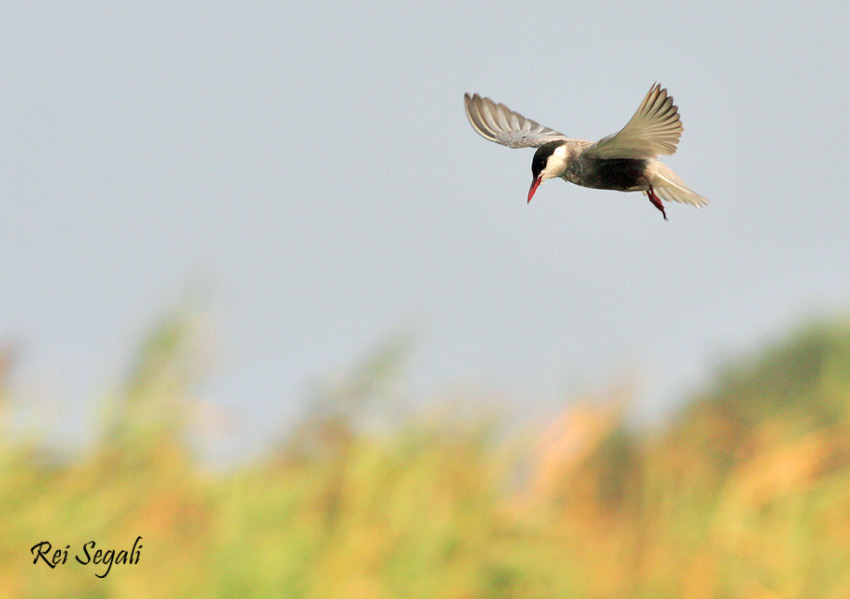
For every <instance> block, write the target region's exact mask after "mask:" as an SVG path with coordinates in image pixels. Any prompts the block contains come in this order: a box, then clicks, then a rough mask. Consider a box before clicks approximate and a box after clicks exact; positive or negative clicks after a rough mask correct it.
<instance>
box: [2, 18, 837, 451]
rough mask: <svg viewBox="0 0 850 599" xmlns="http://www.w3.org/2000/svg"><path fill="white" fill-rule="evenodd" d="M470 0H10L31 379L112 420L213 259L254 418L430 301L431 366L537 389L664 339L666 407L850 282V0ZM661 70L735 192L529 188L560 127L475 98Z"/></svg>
mask: <svg viewBox="0 0 850 599" xmlns="http://www.w3.org/2000/svg"><path fill="white" fill-rule="evenodd" d="M449 4H450V3H445V4H444V5H439V6H437V7H434V8H428V7H423V5H422V3H418V2H416V3H413V2H401V1H396V2H391V3H372V4H369V3H363V2H342V3H339V2H337V3H324V2H309V3H306V2H305V3H267V4H264V3H244V2H243V3H233V4H222V3H214V4H212V5H210V4H203V5H201V4H197V5H196V4H187V3H181V2H146V3H136V4H132V5H130V6H123V7H122V6H115V5H106V4H99V3H95V4H94V5H90V6H89V7H87V8H85V7H82V8H81V7H80V6H74V7H71V6H70V5H68V4H67V3H39V4H38V5H36V4H34V3H21V2H5V3H4V4H3V6H2V7H0V31H1V32H2V35H0V55H2V60H0V90H2V92H0V93H2V100H0V134H2V140H3V143H2V144H0V152H2V154H0V164H2V169H3V171H4V175H3V177H2V213H3V217H2V218H0V337H2V338H7V339H13V340H15V341H16V342H17V343H19V344H20V347H21V349H22V354H21V360H20V363H19V365H18V369H17V374H16V379H15V381H16V386H17V387H19V388H20V389H21V390H22V393H23V396H25V397H29V398H31V400H32V401H33V403H34V404H36V405H43V406H49V407H50V409H55V412H56V413H57V414H60V416H59V417H58V418H59V419H60V420H62V421H63V422H71V423H74V422H79V423H85V422H89V420H88V419H90V418H91V417H92V415H93V413H92V405H93V402H95V401H97V400H98V399H100V398H101V396H102V393H103V392H104V391H105V390H106V389H108V388H109V385H110V384H112V383H114V382H115V381H116V380H118V378H119V377H120V375H121V374H122V373H123V372H124V368H125V367H126V365H127V363H128V362H129V360H130V358H131V355H132V350H133V348H134V347H135V345H136V343H137V342H138V340H139V338H140V337H141V335H142V333H143V331H144V330H145V329H146V327H147V326H148V325H149V324H150V323H151V322H152V321H153V319H154V318H155V317H156V316H157V315H158V314H160V313H162V312H163V311H164V310H166V309H167V308H168V307H169V306H171V305H173V304H174V303H175V302H176V301H177V300H178V299H179V298H180V296H181V294H182V293H183V291H184V290H185V287H186V285H187V282H188V281H189V280H190V279H191V278H192V277H193V276H195V275H197V274H199V273H200V275H201V276H202V277H203V278H206V279H208V280H211V281H212V282H213V293H212V296H211V301H210V313H211V316H212V322H213V329H214V331H215V339H216V343H217V345H216V350H215V351H216V355H217V362H216V364H217V365H216V369H215V371H214V372H213V373H212V376H211V377H210V379H209V383H208V384H207V385H206V386H205V387H204V397H205V399H206V400H207V401H209V402H211V403H212V404H214V405H217V406H220V407H221V408H222V409H223V410H225V411H226V412H228V413H230V414H232V415H234V416H235V417H237V426H236V428H235V432H234V436H235V437H236V439H237V440H231V441H228V442H229V443H233V444H235V445H242V446H252V447H256V446H258V444H260V443H261V442H262V440H263V439H266V438H268V437H269V435H271V434H272V433H273V432H274V431H275V429H276V428H278V427H279V426H280V424H281V423H287V422H290V421H291V420H292V418H293V416H294V415H296V414H297V413H298V412H299V410H300V409H301V408H302V407H303V398H304V396H305V391H306V389H308V388H309V385H310V383H311V381H314V380H315V379H316V377H318V376H321V375H323V374H328V373H334V372H338V371H340V370H342V369H345V368H346V367H347V366H349V365H351V364H353V363H354V362H356V360H357V359H358V358H359V357H361V356H363V355H364V353H365V352H366V351H367V350H368V349H369V348H370V347H371V346H373V345H374V344H375V343H377V342H378V341H380V340H381V339H382V337H383V336H384V335H386V334H387V333H388V332H389V331H391V330H393V329H395V328H396V327H398V326H410V327H412V328H413V330H414V332H415V333H416V335H417V338H418V343H417V344H416V346H415V351H414V354H413V358H412V361H411V373H410V376H411V381H410V386H411V388H412V389H413V390H414V392H415V393H418V394H421V395H429V394H434V395H441V394H445V393H447V392H449V391H450V390H451V389H453V388H454V387H455V386H456V385H458V384H470V385H474V386H483V387H485V388H492V389H497V390H499V393H500V394H502V395H503V396H505V397H508V398H511V399H512V400H513V401H515V402H516V403H517V404H519V403H523V404H529V405H534V404H540V403H546V402H551V401H553V400H554V399H556V398H558V397H561V396H562V395H563V394H564V392H565V391H568V390H570V389H574V388H577V387H581V386H585V385H587V386H590V387H593V386H594V385H602V384H604V382H605V381H608V380H611V379H613V378H616V377H617V376H620V375H621V374H622V373H623V372H626V371H635V370H636V371H638V372H639V373H640V375H641V381H642V385H643V386H642V391H641V402H642V409H647V410H649V411H653V410H658V409H661V406H665V405H668V404H669V403H670V402H673V401H674V400H675V399H676V398H677V397H679V396H681V395H682V393H683V392H684V391H685V390H687V389H689V388H691V386H692V385H694V384H696V383H697V382H698V381H699V380H700V379H701V378H702V377H705V376H706V375H707V374H708V373H710V372H711V368H712V366H713V365H714V364H715V362H716V359H717V357H718V356H720V355H721V354H726V353H727V352H728V351H730V350H738V349H741V348H747V347H754V346H756V345H757V344H758V343H759V342H760V341H761V340H763V339H764V338H766V337H769V336H771V335H775V334H779V333H780V332H781V331H783V330H784V329H785V328H786V327H787V326H790V325H791V324H792V323H795V322H798V321H799V320H800V319H801V318H804V317H808V316H811V315H817V314H820V313H822V312H826V313H830V312H834V311H841V310H844V309H845V308H846V307H847V306H848V305H850V276H848V275H850V272H848V271H850V200H848V198H847V194H846V191H845V188H846V183H845V177H846V173H847V165H848V163H849V162H848V158H850V150H848V142H847V132H848V128H850V127H848V125H850V113H848V108H850V78H848V76H847V73H848V72H850V58H848V57H850V45H848V43H847V32H846V25H847V23H848V22H850V9H848V7H847V5H846V3H843V2H822V3H807V4H805V5H803V4H800V3H787V5H786V6H785V7H784V8H783V7H782V6H781V5H773V6H772V7H771V8H770V9H767V8H766V5H765V4H764V3H762V2H723V3H705V2H680V3H669V2H651V1H647V2H640V3H631V2H629V3H604V2H591V3H567V2H537V3H529V4H512V3H504V2H486V3H476V4H467V5H462V6H455V7H449ZM654 81H660V82H661V83H662V84H664V85H665V86H667V87H668V88H669V90H670V92H671V93H672V95H673V96H674V97H675V99H676V102H677V104H678V105H679V108H680V112H681V114H682V119H683V122H684V125H685V133H684V136H683V138H682V141H681V143H680V145H679V152H678V153H677V154H676V155H675V156H673V157H671V158H670V159H668V160H667V162H668V164H670V165H671V166H672V167H673V168H674V169H675V170H676V171H677V172H678V173H679V174H680V175H681V176H682V177H683V178H684V179H685V181H687V182H688V184H689V185H690V186H691V187H693V188H694V189H695V190H697V191H698V192H699V193H701V194H702V195H704V196H706V197H708V198H709V199H710V200H711V201H712V203H711V205H710V206H708V207H707V208H704V209H700V210H697V209H694V208H691V207H689V206H679V205H672V206H669V207H668V215H669V217H670V221H669V222H664V221H663V220H662V218H661V216H660V215H659V213H658V212H657V211H656V210H655V209H654V208H653V207H652V206H651V205H650V204H649V202H648V201H647V200H646V198H645V197H644V196H642V195H639V194H621V193H616V192H600V191H595V190H587V189H582V188H579V187H575V186H572V185H568V184H565V183H563V182H560V181H552V182H548V183H547V184H545V185H544V186H543V187H541V188H540V190H539V191H538V192H537V195H536V196H535V198H534V200H533V201H532V203H531V204H530V205H528V206H527V205H526V203H525V197H526V194H527V191H528V185H529V183H530V178H531V171H530V164H531V157H532V152H531V151H530V150H509V149H506V148H503V147H500V146H498V145H496V144H492V143H488V142H486V141H485V140H483V139H482V138H480V137H479V136H478V135H476V134H475V133H474V132H473V130H472V129H471V127H470V126H469V124H468V123H467V121H466V117H465V115H464V112H463V107H462V96H463V93H464V92H466V91H469V92H478V93H481V94H485V95H489V96H491V97H492V98H494V99H496V100H497V101H501V102H504V103H506V104H507V105H508V106H510V107H511V108H513V109H515V110H517V111H519V112H521V113H522V114H524V115H526V116H527V117H529V118H532V119H535V120H537V121H539V122H541V123H543V124H545V125H547V126H549V127H552V128H555V129H558V130H560V131H563V132H564V133H567V134H569V135H573V136H575V137H582V138H587V139H597V138H599V137H602V136H604V135H607V134H609V133H613V132H614V131H616V130H617V129H619V128H620V127H621V126H622V125H623V124H625V122H626V120H628V118H629V117H630V116H631V114H632V113H633V112H634V110H635V108H636V107H637V105H638V104H639V102H640V100H641V99H642V97H643V95H644V93H645V92H646V90H647V89H648V88H649V86H650V85H651V84H652V83H653V82H654ZM46 411H50V410H46ZM81 426H84V425H81ZM69 430H78V429H76V428H74V427H73V426H72V427H71V429H69ZM72 434H73V433H72ZM239 439H241V440H239Z"/></svg>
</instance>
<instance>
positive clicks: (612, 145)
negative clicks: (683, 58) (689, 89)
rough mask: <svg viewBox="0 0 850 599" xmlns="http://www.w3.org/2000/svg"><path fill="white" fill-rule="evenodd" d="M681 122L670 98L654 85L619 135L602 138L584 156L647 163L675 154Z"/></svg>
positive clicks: (682, 128) (680, 133)
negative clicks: (638, 160)
mask: <svg viewBox="0 0 850 599" xmlns="http://www.w3.org/2000/svg"><path fill="white" fill-rule="evenodd" d="M682 131H684V127H683V126H682V121H681V119H680V118H679V109H678V108H677V107H676V105H675V104H673V97H672V96H669V95H668V94H667V90H666V89H664V88H662V87H661V86H660V85H659V84H657V83H656V84H654V85H653V86H652V87H651V88H650V90H649V92H647V94H646V96H645V97H644V99H643V102H641V104H640V106H639V107H638V109H637V112H635V114H634V116H632V118H631V119H630V120H629V122H628V123H626V126H625V127H623V128H622V129H621V130H620V131H619V132H617V133H615V134H614V135H609V136H607V137H603V138H602V139H600V140H599V141H598V142H596V143H595V144H594V145H593V146H592V147H591V148H589V149H588V152H589V153H591V154H592V155H593V156H595V157H598V158H635V159H641V160H645V159H649V158H655V157H656V156H658V155H661V154H664V155H669V154H673V153H675V152H676V146H677V144H678V143H679V138H681V137H682Z"/></svg>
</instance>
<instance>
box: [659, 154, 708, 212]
mask: <svg viewBox="0 0 850 599" xmlns="http://www.w3.org/2000/svg"><path fill="white" fill-rule="evenodd" d="M646 170H647V175H648V176H647V178H648V179H649V184H650V185H652V189H653V190H654V191H655V194H656V195H657V196H658V197H659V198H661V199H662V200H664V201H665V202H681V203H682V204H690V205H691V206H697V207H699V206H705V205H706V204H708V200H707V199H706V198H704V197H702V196H701V195H700V194H698V193H697V192H695V191H694V190H693V189H691V188H690V187H688V186H687V185H686V184H685V182H684V181H682V179H680V178H679V175H677V174H676V173H674V172H673V169H671V168H670V167H669V166H667V165H666V164H664V163H663V162H659V161H657V160H656V161H655V162H653V163H652V164H650V165H649V166H648V167H647V169H646ZM644 193H647V192H644Z"/></svg>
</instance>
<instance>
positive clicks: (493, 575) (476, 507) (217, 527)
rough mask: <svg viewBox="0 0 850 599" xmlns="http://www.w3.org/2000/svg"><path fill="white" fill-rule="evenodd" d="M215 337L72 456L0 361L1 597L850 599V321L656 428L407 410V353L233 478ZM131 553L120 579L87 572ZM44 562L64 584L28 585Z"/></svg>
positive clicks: (382, 359) (616, 404)
mask: <svg viewBox="0 0 850 599" xmlns="http://www.w3.org/2000/svg"><path fill="white" fill-rule="evenodd" d="M200 328H202V327H200ZM198 329H199V325H198V323H197V322H196V320H194V319H193V318H192V317H191V315H187V314H185V313H182V312H181V313H178V314H175V315H174V316H172V317H170V318H166V319H164V320H163V321H162V322H161V323H159V325H158V326H157V327H156V328H155V329H154V331H153V332H152V333H151V334H150V336H149V338H148V339H147V340H146V341H145V342H144V343H143V346H142V348H141V350H140V351H139V354H138V357H137V358H136V361H135V363H134V365H133V366H132V367H131V368H130V371H129V373H128V375H127V377H126V380H125V382H124V384H123V385H121V387H120V388H119V389H118V390H116V391H115V392H114V393H113V394H111V395H110V397H109V398H108V400H107V401H106V402H105V403H106V407H105V410H106V414H105V417H104V419H103V423H102V427H101V429H100V431H99V433H98V437H97V440H96V442H94V443H92V444H91V445H90V446H88V447H87V448H86V449H85V450H82V451H79V452H76V453H67V454H65V453H58V452H57V451H56V450H55V449H51V448H50V446H49V445H48V444H47V443H46V440H45V439H42V438H40V436H39V435H34V434H23V435H22V434H19V433H14V432H13V431H12V430H11V427H10V426H9V421H10V418H9V414H10V413H12V412H14V410H15V409H16V406H17V404H18V403H19V401H20V400H17V399H16V396H15V392H14V389H13V388H12V386H11V385H10V384H9V372H10V371H11V370H13V368H14V356H13V354H12V353H11V352H5V353H0V416H2V419H0V426H3V429H2V431H0V513H1V514H2V517H0V594H2V596H3V597H8V598H12V599H17V598H38V599H50V598H54V597H56V598H59V597H62V598H67V597H91V598H101V597H103V598H106V597H115V598H145V599H153V598H159V597H162V598H166V597H175V598H177V597H179V598H183V597H187V598H194V597H197V598H204V599H206V598H215V597H245V598H250V597H274V598H293V599H295V598H298V599H333V598H340V599H342V598H345V599H372V598H375V599H377V598H391V597H393V598H394V597H405V598H425V597H428V598H431V597H433V598H444V599H472V598H485V597H486V598H494V599H501V598H504V599H508V598H520V597H522V598H537V597H540V598H543V597H578V598H582V597H593V598H601V597H611V598H623V597H647V598H649V597H652V598H664V597H671V598H672V597H677V598H679V597H681V598H687V599H701V598H715V597H730V598H731V597H753V598H775V597H788V598H793V597H799V598H806V599H812V598H817V597H823V598H834V599H845V598H847V597H850V323H848V322H847V321H846V320H839V321H834V322H829V323H819V324H812V325H808V326H805V327H803V328H801V329H799V330H797V331H796V332H793V333H792V334H791V335H789V336H788V337H787V338H786V339H785V340H782V341H780V342H775V343H773V344H769V345H768V346H767V347H766V348H764V349H762V350H761V351H758V352H756V353H755V354H754V355H752V356H748V357H747V356H744V357H740V358H738V359H735V360H730V361H729V363H728V364H727V365H726V366H725V367H722V368H721V369H720V370H719V372H718V374H717V376H716V377H715V380H714V381H713V382H712V383H711V384H710V385H709V386H708V387H707V388H706V389H705V390H703V391H702V392H700V393H698V394H697V395H696V396H695V397H693V398H692V399H691V400H690V401H688V402H683V405H684V407H683V408H682V409H680V410H679V411H678V413H676V414H675V415H673V416H672V417H670V418H668V419H667V420H665V421H664V422H663V423H656V424H655V425H653V426H644V427H636V426H634V425H632V424H630V423H629V421H628V420H627V412H628V407H629V397H628V396H629V393H628V392H620V391H612V392H611V393H610V394H609V397H605V398H602V399H601V400H600V398H596V399H594V400H593V401H591V400H586V401H570V402H567V403H566V404H565V407H564V408H563V410H562V413H560V414H557V415H554V416H553V417H552V418H551V419H549V420H548V421H546V422H545V423H543V424H539V423H538V424H536V425H529V426H515V425H511V423H510V422H508V420H509V419H506V418H499V417H497V416H495V415H493V413H487V414H486V415H484V412H482V411H476V410H465V409H463V408H462V407H461V406H462V403H463V402H464V401H467V402H481V398H480V397H470V398H466V399H465V398H462V397H461V398H457V399H458V400H459V401H458V403H457V404H455V407H454V408H452V407H447V408H442V409H433V407H432V408H429V409H426V410H413V409H409V408H406V401H405V394H404V389H403V388H402V387H403V386H402V385H401V384H400V378H401V377H400V376H399V372H400V371H401V370H403V367H404V360H405V356H406V355H407V353H408V350H409V347H410V340H409V339H407V338H403V337H402V338H395V339H392V340H390V342H389V343H388V344H387V345H386V346H384V347H381V348H379V349H378V350H377V351H375V352H374V353H373V354H372V355H370V356H368V357H367V359H365V360H364V362H363V363H362V364H361V365H360V367H358V368H356V369H355V370H354V372H352V373H351V374H349V375H347V376H342V377H338V378H336V379H333V380H328V381H326V383H324V384H322V385H318V386H316V388H315V389H314V392H313V395H312V397H311V398H310V406H311V407H310V410H309V411H308V415H307V416H306V417H305V418H304V419H303V421H302V422H301V423H300V424H299V425H298V426H297V427H296V428H295V430H293V431H291V432H290V433H288V434H286V435H285V437H283V438H281V439H280V442H279V443H277V444H276V445H275V446H274V447H273V448H271V449H270V450H269V451H267V452H266V453H265V454H264V455H261V456H257V457H254V458H252V459H251V460H249V461H246V462H243V463H241V464H239V465H236V466H234V467H231V468H227V469H224V470H221V469H219V470H215V469H212V470H211V469H210V468H208V467H206V466H205V465H204V463H203V461H202V460H199V459H198V456H197V455H196V451H195V450H194V449H193V447H194V445H193V442H192V434H191V422H190V420H191V419H190V414H189V412H190V407H191V405H192V398H193V395H194V392H195V388H196V386H197V385H198V384H199V383H201V382H202V379H203V372H204V369H205V366H204V362H205V360H204V358H203V351H202V350H201V349H199V345H200V344H199V343H198V342H197V335H198ZM476 414H477V415H476ZM137 536H142V537H143V541H142V544H143V548H142V550H141V560H140V563H139V564H137V565H131V566H127V565H114V566H113V567H112V571H111V572H110V574H109V575H108V576H107V577H106V578H103V579H101V578H97V577H96V576H95V573H102V572H103V570H104V569H105V568H103V567H102V566H92V565H88V566H82V565H79V564H77V563H75V562H74V561H73V555H74V554H75V553H78V552H79V548H80V547H81V546H82V544H83V543H84V542H86V541H88V540H95V541H96V542H97V543H98V547H102V548H115V549H127V550H129V549H130V547H131V546H132V543H133V540H134V539H135V538H136V537H137ZM42 540H48V541H51V543H53V545H54V548H64V546H65V545H71V549H70V557H69V562H68V563H67V564H66V565H60V566H58V567H57V568H56V569H54V570H50V569H49V568H48V567H47V566H45V565H44V564H38V565H33V563H32V561H33V558H32V555H31V554H30V547H32V546H33V545H34V544H35V543H37V542H39V541H42Z"/></svg>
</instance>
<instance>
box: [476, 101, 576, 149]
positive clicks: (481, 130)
mask: <svg viewBox="0 0 850 599" xmlns="http://www.w3.org/2000/svg"><path fill="white" fill-rule="evenodd" d="M463 101H464V105H465V106H466V116H467V117H468V118H469V122H470V124H471V125H472V128H473V129H475V130H476V131H477V132H478V134H479V135H481V136H482V137H483V138H485V139H489V140H490V141H495V142H496V143H497V144H502V145H503V146H508V147H509V148H536V147H539V146H542V145H543V144H545V143H548V142H550V141H555V140H559V139H569V138H568V137H567V136H566V135H564V134H563V133H558V132H557V131H555V130H553V129H549V128H548V127H544V126H542V125H540V124H539V123H535V122H534V121H532V120H531V119H527V118H525V117H524V116H522V115H521V114H519V113H518V112H513V111H512V110H511V109H509V108H508V107H507V106H505V105H504V104H496V103H495V102H493V101H492V100H491V99H490V98H482V97H481V96H479V95H478V94H473V95H472V96H470V95H469V94H464V96H463Z"/></svg>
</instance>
